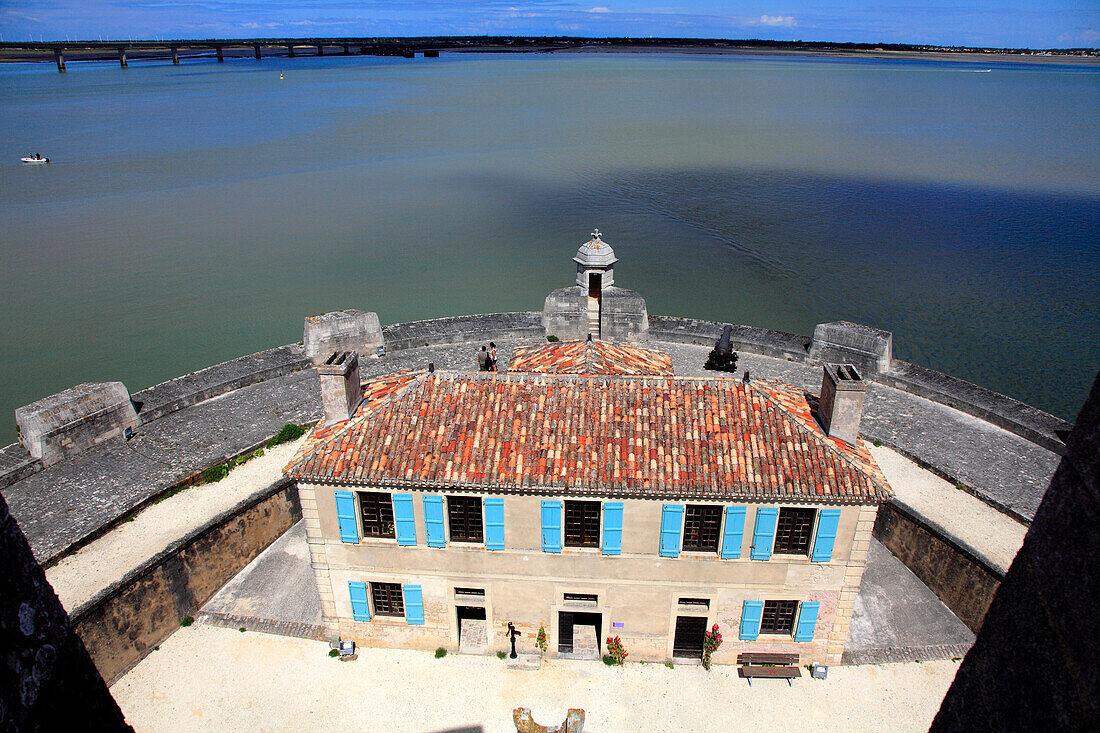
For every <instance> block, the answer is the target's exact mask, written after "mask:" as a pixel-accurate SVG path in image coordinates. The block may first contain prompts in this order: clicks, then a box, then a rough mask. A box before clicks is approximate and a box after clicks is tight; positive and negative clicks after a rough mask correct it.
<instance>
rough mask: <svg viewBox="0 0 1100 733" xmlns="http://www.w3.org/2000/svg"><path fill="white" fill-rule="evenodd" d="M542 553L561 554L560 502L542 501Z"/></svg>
mask: <svg viewBox="0 0 1100 733" xmlns="http://www.w3.org/2000/svg"><path fill="white" fill-rule="evenodd" d="M542 551H543V552H561V502H560V501H550V500H547V499H543V500H542Z"/></svg>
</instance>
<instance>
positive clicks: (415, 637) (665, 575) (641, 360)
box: [286, 344, 891, 664]
mask: <svg viewBox="0 0 1100 733" xmlns="http://www.w3.org/2000/svg"><path fill="white" fill-rule="evenodd" d="M539 348H541V349H544V350H547V351H546V352H545V353H543V354H539V353H536V352H535V351H531V350H529V351H528V353H526V354H524V358H525V359H526V363H527V364H529V365H532V368H536V369H537V368H538V365H540V364H552V365H556V366H555V367H554V368H545V369H539V371H540V372H542V373H536V372H516V371H509V372H507V373H504V372H501V373H476V372H473V373H458V372H447V371H436V372H430V373H405V374H394V375H390V376H386V377H383V378H379V379H372V380H370V381H367V382H366V383H364V384H360V381H359V377H358V365H357V360H356V357H355V355H354V354H342V355H340V356H339V357H336V358H330V360H329V361H330V368H328V369H322V370H321V379H322V380H328V382H329V384H327V385H323V387H324V389H323V391H325V393H326V394H328V392H332V393H333V399H326V401H325V405H326V413H327V414H326V418H325V420H324V421H322V422H321V423H320V424H318V425H317V427H316V428H314V430H313V431H312V432H311V434H310V435H309V436H308V438H307V440H306V442H305V443H304V444H303V446H302V448H301V449H300V451H299V453H298V455H297V456H296V457H295V458H294V460H293V461H292V462H291V464H290V465H288V466H287V469H286V475H287V476H289V477H291V478H293V479H294V480H295V481H296V482H297V485H298V491H299V495H300V497H301V503H302V512H303V515H304V517H305V520H306V532H307V537H308V542H309V548H310V552H311V558H312V563H313V567H314V569H315V573H316V579H317V584H318V587H319V590H320V596H321V602H322V609H323V612H324V618H325V624H326V627H327V629H328V631H329V633H330V634H331V635H333V636H335V635H339V636H340V637H341V638H345V639H349V638H350V639H354V640H356V641H357V642H358V643H360V644H362V645H368V646H372V645H374V646H396V647H410V648H420V649H435V648H436V647H440V646H442V647H446V648H449V649H461V650H464V651H484V652H486V653H489V652H492V651H495V650H499V649H504V648H506V641H505V640H504V632H505V630H506V627H507V624H508V622H513V623H514V624H515V626H516V628H518V629H519V630H520V631H521V632H523V634H524V636H523V637H522V638H521V640H520V647H521V648H525V649H527V650H532V649H533V648H534V640H535V637H536V634H537V632H538V630H539V628H540V626H541V627H544V628H545V629H546V632H547V634H548V637H549V650H548V653H549V655H550V656H561V657H571V656H581V657H585V656H598V655H599V654H601V653H602V652H603V649H602V640H603V639H604V638H605V637H607V636H609V635H614V636H619V637H620V638H621V639H622V641H623V644H624V645H625V647H626V649H627V651H628V652H629V653H630V654H631V659H634V660H653V661H664V660H671V659H677V660H680V659H691V658H698V657H700V656H701V652H702V644H703V634H704V632H705V631H706V630H707V629H709V628H710V627H711V626H712V625H713V624H717V625H718V627H719V629H720V630H721V632H722V634H723V637H724V640H725V643H724V644H723V645H722V647H721V649H720V650H719V651H718V653H717V654H715V656H714V662H715V663H719V664H720V663H733V662H734V661H735V659H736V655H737V653H738V652H740V651H746V650H752V651H777V652H794V653H798V654H799V655H800V657H801V659H802V661H804V662H809V661H824V662H827V663H839V662H840V659H841V654H842V652H843V649H844V643H845V641H846V639H847V636H848V626H849V622H850V620H851V616H852V610H853V606H854V602H855V597H856V595H857V592H858V589H859V585H860V580H861V577H862V574H863V568H864V564H865V561H866V557H867V552H868V547H869V543H870V539H871V530H872V526H873V523H874V518H875V513H876V510H877V507H878V505H879V504H880V503H881V502H883V501H885V500H887V499H888V498H889V497H890V495H891V492H890V489H889V487H888V485H887V483H886V481H885V479H884V477H883V475H882V473H881V471H880V470H879V469H878V467H877V465H876V464H875V462H874V460H873V459H872V457H871V456H870V454H869V452H868V451H867V449H866V448H865V447H864V446H863V445H862V444H860V443H859V442H858V440H857V439H855V434H854V432H852V426H853V425H854V426H855V427H856V429H858V420H859V415H858V412H859V410H860V409H861V408H862V398H863V394H862V392H861V388H862V383H861V380H860V378H859V374H858V372H857V371H855V370H854V369H853V368H851V367H846V368H843V369H837V368H833V369H828V370H826V372H825V374H824V375H823V391H824V392H826V393H827V395H828V397H829V399H827V400H822V401H820V404H819V400H818V398H817V397H815V396H813V395H810V394H808V393H806V392H804V391H803V390H801V389H796V388H794V387H791V386H788V385H785V384H782V383H779V382H773V381H762V380H757V381H753V382H751V383H748V384H746V383H742V382H741V381H740V380H737V379H733V378H728V377H727V378H684V377H675V376H670V375H668V374H665V373H663V372H662V371H661V370H660V366H658V367H657V375H656V376H654V375H652V373H648V374H647V373H646V372H645V370H643V371H642V375H638V373H637V370H636V368H635V367H636V365H637V364H643V365H645V364H649V365H651V366H650V367H646V368H647V369H652V368H653V367H652V365H653V364H654V360H653V356H652V354H653V352H651V351H649V353H641V352H642V351H648V350H638V352H639V353H637V354H634V355H632V354H631V349H632V347H629V346H622V345H620V346H616V347H615V350H616V352H615V353H616V355H617V356H616V358H614V359H606V358H604V359H593V358H592V354H591V353H588V352H582V351H577V350H576V349H575V347H574V346H573V345H568V344H565V345H562V344H548V345H546V346H544V347H539ZM570 349H573V351H570ZM569 353H572V354H573V355H574V357H573V358H575V359H578V360H580V359H583V360H584V363H583V365H581V364H577V365H574V367H570V366H569V365H568V364H565V365H564V366H563V360H564V361H565V362H568V354H569ZM522 363H523V362H522V361H521V363H520V364H521V365H522ZM838 380H839V381H840V382H842V384H839V385H838V384H837V382H838ZM819 410H829V411H830V412H831V414H828V415H825V414H818V413H819ZM823 425H826V426H829V425H831V426H836V427H837V428H838V429H840V430H842V431H843V434H840V433H836V432H834V433H833V434H830V433H829V429H828V428H823V427H822V426H823Z"/></svg>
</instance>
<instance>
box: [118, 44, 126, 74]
mask: <svg viewBox="0 0 1100 733" xmlns="http://www.w3.org/2000/svg"><path fill="white" fill-rule="evenodd" d="M118 64H119V66H121V67H122V68H124V69H125V68H126V66H127V63H126V47H125V46H119V47H118Z"/></svg>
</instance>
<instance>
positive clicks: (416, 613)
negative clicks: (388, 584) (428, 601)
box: [401, 585, 424, 626]
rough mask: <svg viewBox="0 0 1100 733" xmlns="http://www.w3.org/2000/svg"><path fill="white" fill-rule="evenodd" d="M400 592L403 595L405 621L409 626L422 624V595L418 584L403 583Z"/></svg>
mask: <svg viewBox="0 0 1100 733" xmlns="http://www.w3.org/2000/svg"><path fill="white" fill-rule="evenodd" d="M401 592H402V593H403V594H404V596H405V623H407V624H408V625H409V626H423V625H424V596H423V595H422V594H421V593H420V586H419V585H403V586H401Z"/></svg>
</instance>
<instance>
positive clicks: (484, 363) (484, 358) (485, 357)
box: [477, 344, 489, 372]
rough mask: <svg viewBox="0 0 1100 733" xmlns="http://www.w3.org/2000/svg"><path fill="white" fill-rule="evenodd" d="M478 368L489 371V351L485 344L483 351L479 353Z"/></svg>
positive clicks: (480, 370)
mask: <svg viewBox="0 0 1100 733" xmlns="http://www.w3.org/2000/svg"><path fill="white" fill-rule="evenodd" d="M477 370H478V371H479V372H487V371H489V352H488V351H487V350H486V348H485V344H482V345H481V351H479V352H478V354H477Z"/></svg>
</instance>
